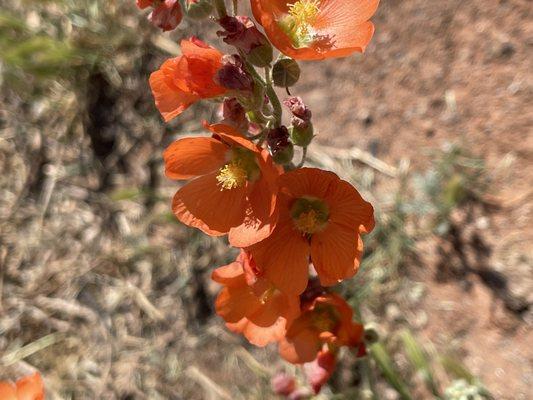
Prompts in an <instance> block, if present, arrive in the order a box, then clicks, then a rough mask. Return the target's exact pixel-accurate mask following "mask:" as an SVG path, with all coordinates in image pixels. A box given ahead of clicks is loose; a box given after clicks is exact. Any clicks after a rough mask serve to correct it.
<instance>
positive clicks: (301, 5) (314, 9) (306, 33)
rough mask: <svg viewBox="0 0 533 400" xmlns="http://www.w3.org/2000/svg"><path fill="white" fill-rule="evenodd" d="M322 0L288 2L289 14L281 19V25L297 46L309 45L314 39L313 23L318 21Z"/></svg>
mask: <svg viewBox="0 0 533 400" xmlns="http://www.w3.org/2000/svg"><path fill="white" fill-rule="evenodd" d="M319 4H320V0H298V1H296V2H294V3H292V4H290V3H287V6H288V8H289V12H288V15H286V17H285V18H283V19H282V20H281V21H280V27H281V28H282V29H283V30H284V31H285V33H286V34H287V35H288V36H289V37H290V38H291V39H292V42H293V44H294V46H295V47H298V48H300V47H307V46H309V45H310V44H311V43H312V42H313V40H314V36H313V35H314V33H313V24H314V23H315V22H316V19H317V16H318V13H319V12H320V8H319V7H318V6H319Z"/></svg>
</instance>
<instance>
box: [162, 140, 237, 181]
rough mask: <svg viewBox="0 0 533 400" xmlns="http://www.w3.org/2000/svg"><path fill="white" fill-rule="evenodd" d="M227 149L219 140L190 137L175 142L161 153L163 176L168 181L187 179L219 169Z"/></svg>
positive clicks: (225, 156) (223, 161)
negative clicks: (168, 179) (163, 166)
mask: <svg viewBox="0 0 533 400" xmlns="http://www.w3.org/2000/svg"><path fill="white" fill-rule="evenodd" d="M228 150H229V148H228V147H227V146H226V145H225V144H224V143H222V142H221V141H220V140H216V139H213V138H207V137H191V138H184V139H179V140H176V141H175V142H174V143H172V144H171V145H170V146H168V147H167V149H166V150H165V152H164V153H163V158H164V160H165V174H166V176H168V177H169V178H170V179H189V178H193V177H195V176H198V175H206V174H208V173H210V172H213V171H215V170H217V169H219V168H221V167H222V166H223V165H224V163H225V162H226V161H227V159H226V158H227V153H228Z"/></svg>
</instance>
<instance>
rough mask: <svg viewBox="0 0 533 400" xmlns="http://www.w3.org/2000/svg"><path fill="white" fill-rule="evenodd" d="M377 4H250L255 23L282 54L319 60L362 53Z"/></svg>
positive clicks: (343, 0)
mask: <svg viewBox="0 0 533 400" xmlns="http://www.w3.org/2000/svg"><path fill="white" fill-rule="evenodd" d="M378 3H379V0H297V1H294V0H289V1H287V0H251V4H252V11H253V14H254V17H255V19H256V20H257V21H258V22H259V23H260V24H261V25H262V26H263V28H264V29H265V32H266V34H267V36H268V38H269V39H270V41H271V42H272V44H273V45H274V46H275V47H277V48H278V49H279V50H280V51H281V52H282V53H284V54H286V55H287V56H289V57H292V58H294V59H297V60H321V59H324V58H331V57H345V56H348V55H350V54H352V53H354V52H363V51H364V50H365V47H366V46H367V45H368V43H369V42H370V39H371V38H372V35H373V34H374V25H373V24H372V22H370V21H369V19H370V17H372V15H374V13H375V12H376V9H377V7H378Z"/></svg>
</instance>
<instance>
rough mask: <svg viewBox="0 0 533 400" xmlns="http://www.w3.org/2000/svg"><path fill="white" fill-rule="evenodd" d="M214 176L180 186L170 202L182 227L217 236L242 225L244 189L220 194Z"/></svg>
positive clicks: (200, 178)
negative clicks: (190, 227)
mask: <svg viewBox="0 0 533 400" xmlns="http://www.w3.org/2000/svg"><path fill="white" fill-rule="evenodd" d="M216 177H217V173H216V172H215V173H212V174H209V175H205V176H201V177H199V178H197V179H195V180H193V181H191V182H189V183H187V184H186V185H185V186H183V187H182V188H181V189H180V190H178V192H177V193H176V195H175V196H174V199H173V201H172V211H173V212H174V214H175V215H176V217H177V218H178V219H179V220H180V221H181V222H183V223H184V224H185V225H188V226H192V227H195V228H198V229H200V230H202V231H203V232H205V233H207V234H208V235H213V236H220V235H223V234H226V233H228V231H229V230H230V229H231V228H232V227H234V226H238V225H240V224H241V223H242V221H243V219H244V213H245V210H246V186H242V187H239V188H235V189H229V190H221V189H220V187H219V186H218V181H217V179H216Z"/></svg>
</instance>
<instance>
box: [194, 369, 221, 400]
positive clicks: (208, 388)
mask: <svg viewBox="0 0 533 400" xmlns="http://www.w3.org/2000/svg"><path fill="white" fill-rule="evenodd" d="M186 374H187V375H188V376H189V377H190V378H191V379H193V380H194V381H196V382H197V383H198V384H199V385H200V386H201V387H202V388H203V389H204V391H205V394H206V398H208V399H212V400H218V399H225V400H230V399H231V396H230V395H229V393H228V392H226V391H225V390H224V389H223V388H221V387H220V386H219V385H217V384H216V383H215V382H213V380H212V379H211V378H209V377H208V376H206V375H205V374H203V373H202V371H200V370H199V369H198V368H196V367H194V366H191V367H189V368H187V370H186Z"/></svg>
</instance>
